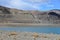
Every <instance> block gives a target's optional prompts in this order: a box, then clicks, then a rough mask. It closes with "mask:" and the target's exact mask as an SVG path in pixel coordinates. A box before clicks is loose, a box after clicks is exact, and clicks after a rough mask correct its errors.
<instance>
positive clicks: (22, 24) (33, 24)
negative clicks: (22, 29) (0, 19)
mask: <svg viewBox="0 0 60 40" xmlns="http://www.w3.org/2000/svg"><path fill="white" fill-rule="evenodd" d="M0 26H60V24H40V23H39V24H37V23H0Z"/></svg>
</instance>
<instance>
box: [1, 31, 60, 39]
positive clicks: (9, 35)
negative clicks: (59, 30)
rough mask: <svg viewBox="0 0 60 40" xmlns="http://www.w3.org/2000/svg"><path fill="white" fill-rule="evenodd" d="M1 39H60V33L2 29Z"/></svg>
mask: <svg viewBox="0 0 60 40" xmlns="http://www.w3.org/2000/svg"><path fill="white" fill-rule="evenodd" d="M0 40H60V34H53V33H51V34H47V33H36V32H16V31H0Z"/></svg>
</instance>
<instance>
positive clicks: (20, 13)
mask: <svg viewBox="0 0 60 40" xmlns="http://www.w3.org/2000/svg"><path fill="white" fill-rule="evenodd" d="M0 23H43V24H48V23H49V24H59V23H60V10H58V9H53V10H49V11H38V10H18V9H12V8H7V7H4V6H0Z"/></svg>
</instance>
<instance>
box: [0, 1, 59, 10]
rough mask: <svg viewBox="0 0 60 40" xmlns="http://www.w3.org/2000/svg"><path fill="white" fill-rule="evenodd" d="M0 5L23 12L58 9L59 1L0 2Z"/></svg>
mask: <svg viewBox="0 0 60 40" xmlns="http://www.w3.org/2000/svg"><path fill="white" fill-rule="evenodd" d="M0 5H3V6H7V7H11V8H17V9H23V10H50V9H60V0H0Z"/></svg>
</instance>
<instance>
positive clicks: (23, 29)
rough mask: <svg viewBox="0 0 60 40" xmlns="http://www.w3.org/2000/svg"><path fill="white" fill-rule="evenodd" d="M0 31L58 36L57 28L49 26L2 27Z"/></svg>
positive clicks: (58, 28) (59, 31) (58, 30)
mask: <svg viewBox="0 0 60 40" xmlns="http://www.w3.org/2000/svg"><path fill="white" fill-rule="evenodd" d="M0 30H6V31H21V32H38V33H54V34H60V27H59V26H56V27H50V26H35V27H33V26H28V27H26V26H25V27H23V26H21V27H2V28H0Z"/></svg>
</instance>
